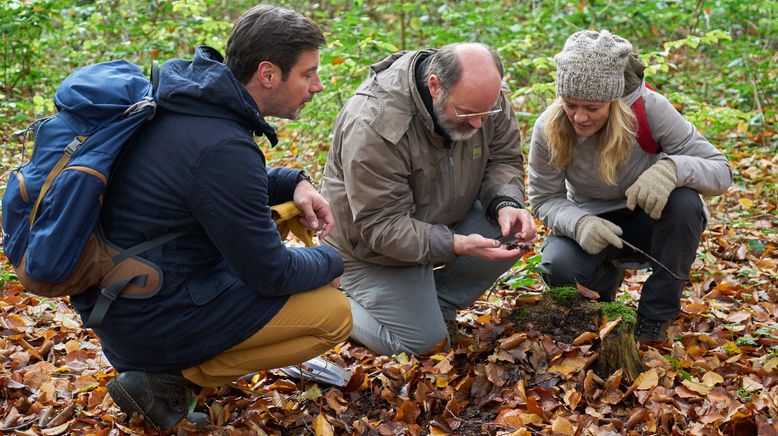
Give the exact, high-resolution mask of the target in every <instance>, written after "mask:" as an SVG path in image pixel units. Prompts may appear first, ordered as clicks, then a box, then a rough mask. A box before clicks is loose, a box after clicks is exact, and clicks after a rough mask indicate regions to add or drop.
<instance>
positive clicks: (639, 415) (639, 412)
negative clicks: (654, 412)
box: [624, 407, 650, 429]
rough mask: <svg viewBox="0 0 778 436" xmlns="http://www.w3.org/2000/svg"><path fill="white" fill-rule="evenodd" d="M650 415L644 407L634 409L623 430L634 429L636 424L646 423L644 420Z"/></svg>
mask: <svg viewBox="0 0 778 436" xmlns="http://www.w3.org/2000/svg"><path fill="white" fill-rule="evenodd" d="M649 415H650V413H649V410H648V409H646V408H645V407H639V408H637V409H635V410H634V411H633V412H632V413H631V414H630V416H629V418H628V419H627V422H626V423H625V424H624V428H626V429H631V428H632V427H635V426H636V425H638V424H641V423H643V422H645V421H646V418H648V417H649Z"/></svg>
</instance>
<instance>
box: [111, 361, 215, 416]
mask: <svg viewBox="0 0 778 436" xmlns="http://www.w3.org/2000/svg"><path fill="white" fill-rule="evenodd" d="M193 387H195V385H194V384H193V383H192V382H190V381H189V380H187V379H186V378H184V377H183V376H182V375H180V374H163V373H159V374H155V373H148V372H141V371H126V372H123V373H121V374H119V375H117V376H116V377H114V378H113V380H111V381H109V382H108V385H107V388H108V393H110V394H111V398H113V401H114V402H115V403H116V404H117V405H118V406H119V408H121V409H122V410H123V411H124V412H125V413H127V414H128V415H130V416H132V414H133V413H137V414H138V415H139V416H142V417H143V418H145V419H146V421H148V422H150V423H151V424H152V425H154V426H155V427H157V428H161V429H164V430H169V429H171V428H173V427H174V426H175V425H176V424H178V423H179V421H181V420H182V419H184V418H186V419H187V420H188V421H189V422H191V423H192V424H194V425H195V426H197V427H205V426H208V425H210V423H211V422H210V420H209V419H208V416H207V415H206V414H204V413H200V412H192V413H189V404H190V401H191V400H192V399H193V398H194V394H193V392H192V389H193Z"/></svg>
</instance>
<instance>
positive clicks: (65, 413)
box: [47, 403, 76, 427]
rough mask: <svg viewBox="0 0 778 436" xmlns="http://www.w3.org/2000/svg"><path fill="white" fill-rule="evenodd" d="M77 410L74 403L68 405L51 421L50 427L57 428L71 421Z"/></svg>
mask: <svg viewBox="0 0 778 436" xmlns="http://www.w3.org/2000/svg"><path fill="white" fill-rule="evenodd" d="M75 410H76V406H75V404H73V403H70V404H68V406H67V407H65V408H64V409H63V410H62V411H61V412H59V414H58V415H57V416H55V417H54V418H52V419H51V421H49V423H48V424H47V426H48V427H57V426H59V425H61V424H62V423H64V422H65V421H67V420H68V419H70V417H72V416H73V412H74V411H75Z"/></svg>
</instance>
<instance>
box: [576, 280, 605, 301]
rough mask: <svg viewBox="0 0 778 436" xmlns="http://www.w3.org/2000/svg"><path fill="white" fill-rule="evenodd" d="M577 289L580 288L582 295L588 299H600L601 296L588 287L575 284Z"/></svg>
mask: <svg viewBox="0 0 778 436" xmlns="http://www.w3.org/2000/svg"><path fill="white" fill-rule="evenodd" d="M575 287H576V288H578V292H580V293H581V295H583V296H584V297H586V298H589V299H592V300H597V299H599V298H600V294H598V293H597V292H596V291H592V290H591V289H589V288H587V287H586V286H584V285H582V284H580V283H578V282H575Z"/></svg>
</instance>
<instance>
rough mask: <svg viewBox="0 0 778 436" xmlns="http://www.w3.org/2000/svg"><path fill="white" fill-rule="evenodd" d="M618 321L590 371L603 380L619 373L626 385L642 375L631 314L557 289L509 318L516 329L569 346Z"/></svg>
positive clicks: (622, 307) (572, 291) (573, 291)
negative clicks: (537, 333) (580, 337)
mask: <svg viewBox="0 0 778 436" xmlns="http://www.w3.org/2000/svg"><path fill="white" fill-rule="evenodd" d="M618 318H621V321H619V323H618V324H617V325H616V326H615V327H614V328H613V329H612V330H611V331H609V332H608V333H607V334H606V335H605V336H604V337H603V338H602V341H601V342H600V344H599V348H597V349H596V351H597V352H598V354H599V356H598V358H597V360H596V361H595V363H594V366H593V368H592V369H594V371H595V373H597V375H598V376H600V377H601V378H603V379H606V378H607V377H608V376H610V375H611V374H612V373H614V372H615V371H616V370H618V369H622V370H623V372H624V376H625V378H626V379H627V381H628V382H629V383H631V382H632V381H634V380H635V378H637V376H638V375H639V374H640V373H641V372H643V371H644V368H643V364H642V363H641V361H640V355H639V354H638V347H637V343H636V342H635V337H634V335H633V328H634V326H635V319H636V315H635V311H634V310H632V309H631V308H629V307H627V306H625V305H623V304H621V303H618V302H613V303H599V302H597V301H595V300H591V299H588V298H585V297H584V296H583V295H581V292H579V291H578V289H577V288H574V287H560V288H554V289H551V290H548V291H546V292H544V293H543V299H542V300H541V301H540V302H538V303H536V304H533V305H529V306H523V307H521V308H519V309H517V310H515V311H514V312H513V313H512V314H511V319H512V320H513V321H514V322H515V323H516V325H518V326H519V328H534V329H535V330H538V331H540V332H541V333H543V334H546V335H549V336H550V337H551V338H552V339H554V340H555V341H558V342H563V343H568V344H569V343H572V342H573V341H574V340H575V339H576V338H577V337H578V336H580V335H581V334H582V333H584V332H599V331H600V328H601V326H602V325H603V324H604V322H603V321H613V320H615V319H618Z"/></svg>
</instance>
